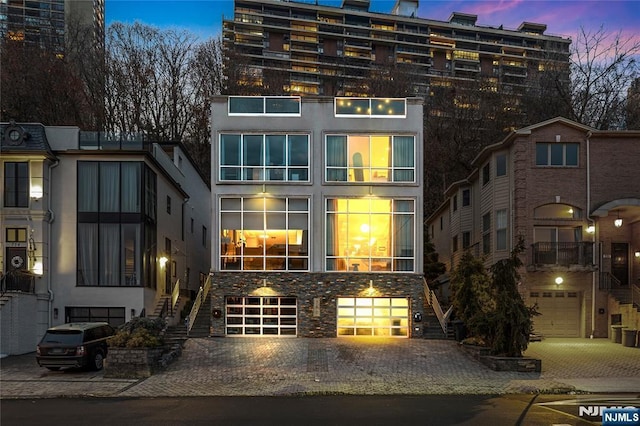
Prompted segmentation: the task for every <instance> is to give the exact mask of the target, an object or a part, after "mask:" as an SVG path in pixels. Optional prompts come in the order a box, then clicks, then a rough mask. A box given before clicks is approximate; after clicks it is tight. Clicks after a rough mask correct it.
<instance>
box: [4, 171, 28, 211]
mask: <svg viewBox="0 0 640 426" xmlns="http://www.w3.org/2000/svg"><path fill="white" fill-rule="evenodd" d="M9 166H13V168H14V170H13V173H11V174H10V173H9V171H8V168H9ZM25 172H26V175H23V174H24V173H25ZM3 173H4V179H3V180H4V197H3V198H4V200H3V203H4V206H5V207H15V208H27V207H29V200H30V198H31V197H30V193H29V192H30V179H31V176H30V175H31V166H30V164H29V161H5V162H4V171H3ZM10 183H13V184H10ZM9 188H13V189H12V190H10V189H9Z"/></svg>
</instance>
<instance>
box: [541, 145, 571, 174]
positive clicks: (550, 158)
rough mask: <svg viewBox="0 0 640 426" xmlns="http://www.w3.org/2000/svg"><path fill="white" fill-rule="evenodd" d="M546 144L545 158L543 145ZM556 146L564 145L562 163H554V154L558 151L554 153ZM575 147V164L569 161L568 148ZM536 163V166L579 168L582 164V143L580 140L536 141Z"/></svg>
mask: <svg viewBox="0 0 640 426" xmlns="http://www.w3.org/2000/svg"><path fill="white" fill-rule="evenodd" d="M543 146H546V150H545V151H546V152H545V158H544V159H543V158H542V150H541V149H540V148H541V147H543ZM555 147H562V153H561V154H562V164H552V163H553V162H554V155H557V154H558V153H554V152H553V151H554V148H555ZM568 147H575V153H572V154H575V164H568V163H567V148H568ZM535 165H536V167H568V168H577V167H579V166H580V143H578V142H536V156H535Z"/></svg>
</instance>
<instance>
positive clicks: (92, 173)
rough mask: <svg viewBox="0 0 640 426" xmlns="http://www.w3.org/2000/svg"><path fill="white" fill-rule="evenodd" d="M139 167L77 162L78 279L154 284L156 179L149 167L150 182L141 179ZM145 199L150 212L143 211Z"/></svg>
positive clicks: (94, 282)
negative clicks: (150, 214) (148, 213)
mask: <svg viewBox="0 0 640 426" xmlns="http://www.w3.org/2000/svg"><path fill="white" fill-rule="evenodd" d="M143 168H144V164H143V163H141V162H116V161H114V162H78V234H77V235H78V237H77V238H78V241H77V250H78V252H77V265H78V285H82V286H140V285H142V284H143V283H144V284H146V285H149V286H151V285H153V282H154V277H155V268H154V267H153V266H154V264H155V262H154V261H155V255H154V254H153V253H154V252H155V251H153V250H151V248H153V247H155V187H156V183H155V174H153V173H152V172H146V173H145V174H144V176H145V179H144V180H145V181H146V180H152V182H143V174H142V172H143ZM145 170H146V169H145ZM143 188H145V196H144V197H143V196H142V195H141V194H142V190H143ZM143 202H145V204H144V205H145V211H152V212H153V214H152V216H149V215H146V214H143V213H142V211H141V210H142V205H143ZM145 231H146V235H145Z"/></svg>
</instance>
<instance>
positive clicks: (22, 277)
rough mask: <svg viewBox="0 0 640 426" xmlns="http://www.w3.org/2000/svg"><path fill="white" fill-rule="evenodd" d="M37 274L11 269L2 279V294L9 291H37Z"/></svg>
mask: <svg viewBox="0 0 640 426" xmlns="http://www.w3.org/2000/svg"><path fill="white" fill-rule="evenodd" d="M35 277H36V276H35V275H33V274H31V273H28V272H22V271H9V272H7V274H6V275H3V276H2V278H1V279H0V294H2V293H5V292H7V291H17V292H22V293H34V292H35V283H36V280H35Z"/></svg>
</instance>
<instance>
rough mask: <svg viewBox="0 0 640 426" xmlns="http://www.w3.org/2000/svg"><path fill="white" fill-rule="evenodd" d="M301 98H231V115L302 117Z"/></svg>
mask: <svg viewBox="0 0 640 426" xmlns="http://www.w3.org/2000/svg"><path fill="white" fill-rule="evenodd" d="M300 101H301V99H300V97H299V96H291V97H287V96H230V97H229V115H279V116H300Z"/></svg>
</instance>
